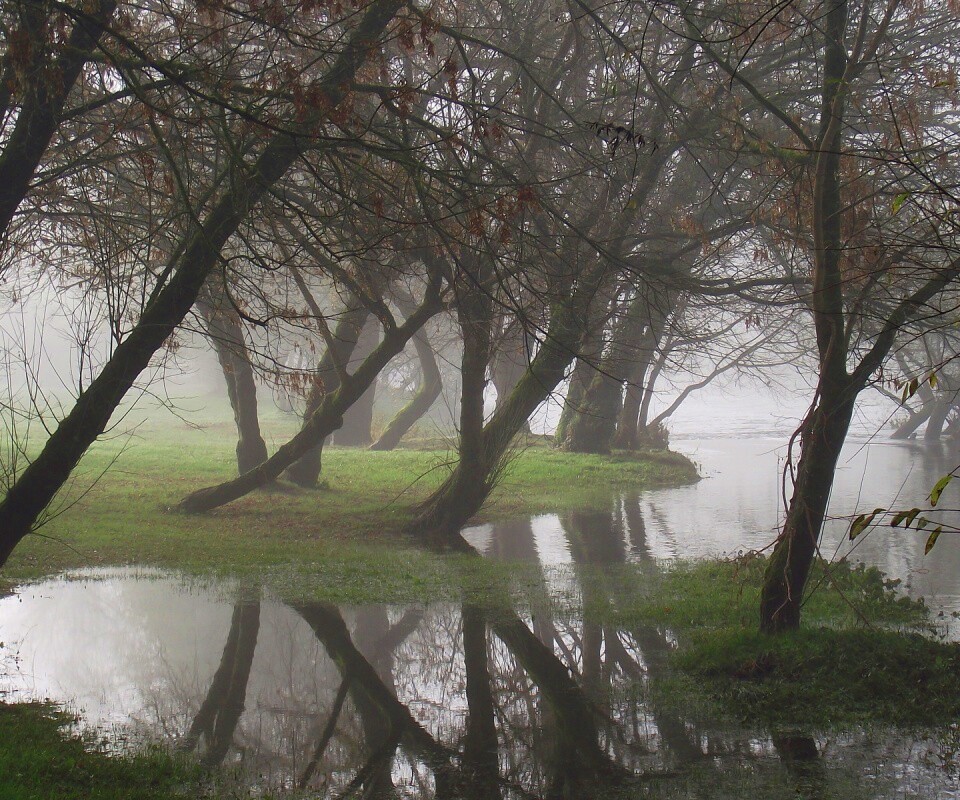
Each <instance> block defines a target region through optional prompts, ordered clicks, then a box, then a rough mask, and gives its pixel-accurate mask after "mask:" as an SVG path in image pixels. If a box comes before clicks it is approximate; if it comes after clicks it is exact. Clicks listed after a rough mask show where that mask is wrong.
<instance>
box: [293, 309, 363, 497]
mask: <svg viewBox="0 0 960 800" xmlns="http://www.w3.org/2000/svg"><path fill="white" fill-rule="evenodd" d="M369 316H370V312H369V311H368V310H367V309H366V308H364V307H363V306H362V305H360V304H359V302H358V301H356V299H355V298H351V299H350V300H348V306H347V309H346V310H345V311H344V312H343V313H342V314H341V315H340V319H339V320H338V321H337V325H336V327H335V328H334V330H333V341H332V342H331V344H330V346H328V347H327V349H326V351H325V352H324V354H323V357H322V358H321V359H320V363H319V364H317V369H316V372H315V374H314V376H313V382H312V383H311V385H310V393H309V394H308V395H307V405H306V408H305V409H304V411H303V428H306V426H307V423H308V422H309V421H310V420H311V419H312V418H313V416H314V415H315V414H316V413H317V411H318V410H319V408H320V406H321V405H323V401H324V399H325V398H326V397H327V396H328V395H330V394H331V393H333V392H336V391H337V390H338V389H339V388H340V367H343V368H345V366H346V365H347V364H348V363H349V361H350V359H351V357H352V356H353V352H354V350H355V349H356V347H357V342H358V341H359V340H360V333H361V331H362V330H363V326H364V325H365V324H366V321H367V319H368V318H369ZM341 413H343V412H341ZM339 422H340V423H342V419H341V420H339ZM303 428H301V430H303ZM331 433H332V431H331ZM324 438H326V437H324ZM322 456H323V439H321V440H319V441H318V442H317V443H316V444H315V445H314V446H312V447H311V448H310V449H309V450H307V452H306V453H304V454H303V456H301V457H300V459H299V460H297V461H296V462H295V463H293V464H291V465H290V467H289V468H288V469H287V471H286V474H285V476H286V478H287V479H289V480H291V481H293V483H295V484H297V485H298V486H303V487H304V488H307V489H312V488H314V487H316V485H317V481H318V480H319V479H320V470H321V467H322Z"/></svg>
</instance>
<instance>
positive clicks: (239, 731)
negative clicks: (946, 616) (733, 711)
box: [0, 501, 934, 800]
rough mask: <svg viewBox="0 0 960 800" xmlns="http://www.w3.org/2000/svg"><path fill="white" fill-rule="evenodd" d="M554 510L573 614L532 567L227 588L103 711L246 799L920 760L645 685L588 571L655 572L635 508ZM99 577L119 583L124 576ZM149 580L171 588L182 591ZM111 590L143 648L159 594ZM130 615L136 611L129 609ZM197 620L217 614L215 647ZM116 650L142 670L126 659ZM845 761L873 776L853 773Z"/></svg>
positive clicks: (512, 795) (519, 540) (771, 777)
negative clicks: (366, 593) (318, 597)
mask: <svg viewBox="0 0 960 800" xmlns="http://www.w3.org/2000/svg"><path fill="white" fill-rule="evenodd" d="M560 522H561V530H562V531H563V535H564V537H565V538H564V541H563V543H562V547H563V549H564V553H565V554H566V556H567V557H568V559H569V569H568V570H567V571H566V573H565V574H564V576H563V577H562V580H563V581H565V583H564V586H563V591H564V593H565V597H568V596H569V589H570V585H569V583H570V581H572V582H573V584H574V585H575V589H576V591H575V593H574V594H575V595H576V596H577V597H578V598H579V602H575V603H574V604H573V610H571V605H570V604H569V603H567V602H564V603H557V602H555V601H556V597H555V596H552V594H551V593H552V592H554V591H555V590H557V589H558V585H559V581H560V580H561V579H559V578H558V577H557V576H556V574H555V573H552V572H549V571H547V570H546V569H543V568H541V571H540V577H539V579H538V580H534V581H525V582H524V589H523V590H522V594H523V597H522V602H521V603H520V604H519V605H518V606H516V607H515V606H513V605H511V603H510V600H509V598H508V597H503V598H499V601H498V602H493V601H492V600H491V598H490V597H489V596H486V595H484V596H483V597H482V598H478V597H475V596H471V597H467V598H465V599H464V600H462V601H461V602H459V603H452V602H445V603H435V604H431V605H427V606H415V607H399V606H383V605H380V606H367V607H362V608H357V607H342V608H338V607H335V606H333V605H330V604H327V603H321V602H286V603H285V602H281V601H279V600H277V599H275V598H273V597H271V596H270V595H269V594H267V593H263V594H262V596H260V595H261V593H259V592H258V593H256V594H255V595H252V594H251V593H250V592H244V593H241V595H240V597H241V599H239V600H238V601H236V602H235V603H234V604H233V607H232V612H228V613H226V614H224V610H225V609H224V604H223V603H222V601H220V600H219V599H216V598H215V597H214V595H213V594H212V593H207V594H203V593H202V592H201V593H196V592H194V593H193V594H191V595H189V596H192V597H195V602H197V604H198V605H197V608H198V611H197V615H196V618H195V619H194V620H190V619H187V620H184V619H183V615H182V614H181V615H180V616H179V617H178V618H177V620H176V625H178V626H179V627H178V628H177V629H176V630H177V631H178V632H180V633H182V632H183V629H184V628H190V626H191V625H194V626H196V627H195V630H196V631H197V632H198V633H196V634H194V639H195V641H193V642H192V645H188V646H184V645H183V641H181V642H179V646H178V645H175V644H174V643H173V642H172V637H173V634H174V628H173V627H170V628H165V629H163V630H161V631H160V632H159V634H158V638H159V639H161V640H162V639H163V637H164V636H166V637H167V638H168V639H169V640H171V644H170V645H169V648H168V649H167V650H165V651H164V655H163V658H164V659H166V661H167V662H169V663H168V664H167V665H166V667H165V668H164V669H162V670H158V671H156V672H155V673H153V674H152V675H150V676H149V677H147V678H143V680H142V682H141V685H139V688H138V691H139V695H138V696H139V697H140V698H141V700H140V705H139V706H137V707H136V708H135V709H129V708H125V707H123V706H122V705H120V704H122V702H124V698H129V697H130V696H131V693H122V692H117V693H115V694H116V698H115V700H116V702H117V703H118V705H117V706H116V708H112V709H110V713H111V715H112V717H111V718H112V719H116V718H118V717H119V716H120V715H121V714H124V713H125V714H126V715H127V717H126V718H127V719H139V720H140V723H141V726H142V727H143V728H145V729H149V730H150V731H152V732H153V734H154V735H155V736H160V737H169V738H172V739H174V741H175V742H176V744H177V747H178V748H179V749H180V750H181V751H183V752H190V753H196V754H197V757H198V758H199V760H200V761H201V762H202V763H204V764H207V765H211V766H213V765H222V766H223V767H225V768H226V770H227V772H228V773H232V774H236V775H238V776H239V779H240V780H242V781H244V782H245V783H247V784H248V785H249V786H251V788H253V789H254V791H262V792H267V791H269V792H273V791H275V790H278V789H280V790H282V789H290V790H294V791H296V790H302V791H305V792H307V793H308V794H309V796H318V797H340V796H352V797H365V798H391V797H424V798H433V797H436V798H466V799H467V800H481V799H483V800H488V799H491V800H492V799H494V798H498V799H499V800H515V799H516V800H520V799H521V798H522V799H523V800H526V799H527V798H544V800H546V798H592V797H601V798H602V797H612V796H617V797H619V796H623V795H626V796H631V797H637V796H655V797H690V796H694V797H698V796H702V797H711V798H713V797H723V796H729V797H743V796H748V795H751V794H753V795H756V796H758V797H764V798H768V797H769V798H777V797H783V798H788V797H789V798H796V797H803V798H809V799H810V800H816V799H817V798H821V797H828V796H835V795H837V794H843V795H844V796H845V797H853V798H855V797H857V796H862V797H896V796H900V795H902V794H903V793H904V792H905V791H906V790H907V789H908V788H909V787H908V786H906V785H905V784H904V783H903V779H902V776H904V775H909V774H911V770H914V767H915V766H916V765H917V763H918V761H919V755H918V751H917V748H918V745H916V744H915V743H914V742H913V741H912V740H910V739H908V738H906V737H902V736H898V735H896V734H891V733H890V732H885V733H880V734H873V733H872V734H867V733H864V732H857V731H854V732H851V733H847V734H834V735H831V736H830V737H829V738H828V737H825V736H823V735H819V734H818V735H814V734H812V733H811V732H808V731H796V730H775V731H764V730H762V729H761V728H758V727H753V728H744V727H739V726H737V725H736V724H734V723H730V722H721V721H717V720H713V719H710V718H709V716H705V714H704V711H703V710H702V709H698V708H695V707H691V705H690V703H689V702H688V701H687V698H685V697H683V696H678V695H677V694H676V693H674V694H670V693H668V692H665V691H663V690H662V689H660V688H659V687H660V686H661V685H662V682H663V678H664V677H665V676H666V672H667V670H668V664H667V659H668V656H669V654H670V652H671V650H672V647H673V644H672V643H673V642H674V641H675V639H674V636H673V634H672V632H671V631H669V630H665V629H662V628H659V627H657V626H656V625H652V624H647V625H636V626H633V627H630V628H629V629H627V628H623V627H618V626H616V625H614V624H612V622H611V620H614V619H616V618H617V615H616V613H615V611H616V609H617V608H618V607H619V606H621V605H622V604H623V602H624V601H625V600H626V599H627V598H624V597H623V596H621V593H622V592H623V591H624V588H623V582H620V581H617V580H615V579H614V575H615V570H610V569H608V568H606V567H607V565H609V564H611V563H617V562H622V561H624V560H625V559H627V558H629V560H630V561H631V562H632V563H633V564H634V568H635V569H636V570H637V571H639V573H640V574H641V576H642V575H643V574H645V573H649V574H650V575H651V576H653V575H654V574H655V572H656V571H657V569H658V567H657V564H656V563H655V561H654V559H653V557H652V556H651V551H650V548H649V546H648V543H647V539H646V532H645V526H644V519H643V517H642V515H641V508H640V506H639V505H638V504H637V503H631V502H626V501H617V502H616V503H615V504H613V505H612V507H611V510H610V512H609V513H589V514H588V513H581V512H570V513H568V514H567V515H566V516H565V517H563V518H562V520H560ZM504 532H506V533H508V534H509V536H510V539H511V541H510V542H509V543H505V542H502V541H501V542H499V543H498V542H496V541H494V542H492V543H491V544H490V547H489V548H487V553H486V554H485V556H484V557H488V558H490V557H493V558H500V557H502V558H508V559H511V560H517V559H524V560H527V561H528V562H530V563H531V566H532V567H533V568H536V566H537V564H538V562H539V557H538V543H539V542H540V540H539V539H538V538H537V535H535V529H534V527H533V526H532V525H531V524H530V522H529V521H527V522H524V523H518V524H514V525H512V526H509V527H508V528H505V529H504V531H501V534H503V533H504ZM550 546H553V547H555V548H559V545H558V543H556V542H553V543H551V545H550ZM476 557H477V558H480V557H481V556H480V555H477V556H476ZM109 580H116V581H120V582H122V581H129V582H131V586H133V585H134V584H135V581H136V580H137V578H136V577H135V576H129V577H126V578H116V579H109ZM168 580H169V583H168V584H166V586H167V588H166V590H165V591H166V592H167V593H168V594H169V595H170V597H171V600H172V601H175V603H174V604H175V605H176V604H178V603H181V602H184V598H185V597H186V596H187V595H186V594H184V593H182V592H181V594H176V592H177V589H176V586H177V584H176V583H175V581H174V580H173V579H168ZM65 585H66V584H65ZM124 585H125V584H124ZM91 586H95V583H92V584H91ZM531 587H532V588H531ZM76 588H77V587H76V585H75V584H74V585H73V587H72V589H71V591H76ZM57 591H59V589H57V587H55V586H54V587H52V588H50V589H49V591H47V590H44V591H43V592H38V593H37V594H38V596H39V595H41V594H42V595H44V596H53V595H55V594H56V592H57ZM111 591H113V592H114V594H113V595H111V597H122V596H124V595H123V593H122V592H118V590H117V589H116V587H113V588H112V589H111ZM124 591H127V590H124ZM129 591H130V597H131V598H133V596H134V595H135V594H136V591H140V592H141V595H140V597H141V599H140V600H139V601H138V602H139V603H140V605H139V606H137V605H136V604H135V603H134V602H133V600H132V599H131V600H130V601H129V602H130V605H129V608H128V609H127V611H125V612H124V613H121V614H118V615H117V617H116V618H115V619H113V620H111V624H112V625H114V626H116V625H121V626H122V625H124V624H128V625H130V627H131V632H130V638H131V640H134V639H137V637H139V641H143V640H144V635H143V632H144V630H145V629H146V628H147V627H149V626H148V625H145V624H144V621H145V620H146V621H147V622H150V621H153V622H155V621H156V620H155V618H154V617H151V616H150V614H153V613H155V610H156V607H157V606H158V605H159V604H158V603H157V602H156V601H155V600H154V601H153V602H147V601H146V600H145V599H144V598H146V597H147V596H148V594H149V592H151V591H155V592H159V591H160V590H159V589H156V590H154V589H149V590H148V589H145V588H143V587H140V588H139V589H138V590H134V589H132V588H131V589H129ZM65 596H66V595H65ZM70 596H71V598H72V600H71V602H73V604H74V607H76V604H77V602H78V601H77V596H76V595H70ZM149 596H150V597H151V598H155V597H156V596H157V595H156V594H154V595H149ZM0 602H2V601H0ZM134 607H136V608H137V609H140V611H141V612H142V609H143V608H149V612H142V613H143V614H146V615H145V616H143V615H141V616H140V617H138V616H137V614H135V613H133V609H134ZM178 607H179V606H178ZM75 610H77V611H78V613H79V610H80V609H78V608H75ZM214 611H215V613H213V612H214ZM91 613H92V612H91ZM48 618H49V617H48ZM78 618H79V617H78ZM212 620H221V622H219V623H218V624H220V625H223V626H224V627H223V628H222V631H223V632H222V634H221V635H222V636H224V637H225V639H224V640H222V641H223V642H224V643H223V644H222V645H221V644H219V643H218V642H217V641H216V640H215V636H214V635H211V633H210V631H211V630H213V629H214V628H213V627H211V621H212ZM201 623H202V625H203V626H205V627H202V625H201ZM201 629H203V630H204V631H206V633H205V634H200V633H199V631H200V630H201ZM151 634H152V631H151ZM57 635H58V636H62V634H60V633H58V634H57ZM185 638H186V639H187V640H189V639H190V636H189V635H188V636H186V637H185ZM190 646H192V647H193V650H190V649H189V647H190ZM161 649H163V648H161ZM201 652H202V653H204V654H205V655H204V656H203V658H201V657H200V653H201ZM191 654H192V657H193V662H192V663H193V667H192V668H191V667H190V664H191V661H190V659H191ZM209 657H212V661H211V660H209ZM204 659H207V660H204ZM134 660H135V661H136V663H137V664H140V663H142V662H143V661H144V659H143V657H142V653H140V652H138V653H137V654H136V658H135V659H131V662H133V661H134ZM154 660H155V661H156V659H154ZM41 666H42V665H41ZM75 672H76V670H73V673H75ZM73 673H71V674H73ZM69 691H70V689H69V687H65V688H64V692H65V695H67V696H65V697H64V699H65V700H69V699H70V698H69V696H68V693H69ZM102 691H103V694H104V695H109V691H108V690H107V689H103V690H102ZM871 737H872V738H871ZM863 765H868V766H867V769H872V770H873V771H874V772H876V773H877V774H878V775H879V776H881V777H891V778H892V780H891V781H889V782H884V781H883V780H873V781H870V782H865V781H863V780H860V777H861V773H862V770H863V769H864V766H863ZM869 765H873V766H872V767H871V766H869ZM914 773H915V770H914ZM927 777H928V775H926V774H925V777H924V780H927ZM897 781H900V783H899V784H898V783H897ZM924 788H925V787H924ZM921 794H922V792H921ZM927 794H928V796H934V795H931V794H929V792H928V793H927Z"/></svg>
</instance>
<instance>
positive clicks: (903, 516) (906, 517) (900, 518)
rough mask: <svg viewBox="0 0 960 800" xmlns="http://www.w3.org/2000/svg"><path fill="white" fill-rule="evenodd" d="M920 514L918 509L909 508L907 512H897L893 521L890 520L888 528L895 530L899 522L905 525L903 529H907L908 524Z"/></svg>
mask: <svg viewBox="0 0 960 800" xmlns="http://www.w3.org/2000/svg"><path fill="white" fill-rule="evenodd" d="M919 513H920V509H919V508H911V509H910V510H909V511H898V512H897V513H896V514H894V515H893V519H891V520H890V527H891V528H896V527H897V526H898V525H899V524H900V523H901V522H903V523H905V524H904V526H903V527H904V528H909V527H910V523H911V522H913V521H914V520H915V519H916V518H917V514H919Z"/></svg>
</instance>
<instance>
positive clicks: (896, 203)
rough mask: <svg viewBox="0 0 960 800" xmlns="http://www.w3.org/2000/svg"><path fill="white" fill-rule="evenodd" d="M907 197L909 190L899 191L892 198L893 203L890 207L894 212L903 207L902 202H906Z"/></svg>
mask: <svg viewBox="0 0 960 800" xmlns="http://www.w3.org/2000/svg"><path fill="white" fill-rule="evenodd" d="M909 197H910V193H909V192H900V194H898V195H897V196H896V197H894V198H893V205H892V206H891V208H892V210H893V213H894V214H896V213H897V212H898V211H899V210H900V209H901V208H902V207H903V204H904V203H906V202H907V199H908V198H909Z"/></svg>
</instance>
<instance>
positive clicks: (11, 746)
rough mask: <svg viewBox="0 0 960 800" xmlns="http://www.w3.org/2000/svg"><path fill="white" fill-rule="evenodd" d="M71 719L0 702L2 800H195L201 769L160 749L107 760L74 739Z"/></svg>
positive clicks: (38, 708)
mask: <svg viewBox="0 0 960 800" xmlns="http://www.w3.org/2000/svg"><path fill="white" fill-rule="evenodd" d="M70 722H71V719H70V717H69V716H67V715H66V714H64V713H62V712H60V711H57V710H56V709H54V708H52V707H51V706H47V705H42V704H38V703H24V704H20V705H5V704H3V703H0V728H2V729H3V735H2V736H0V797H2V798H4V800H49V798H57V800H74V798H76V800H81V799H82V800H87V798H89V799H90V800H120V798H137V800H176V798H184V800H186V798H196V797H198V790H200V789H201V785H200V780H201V774H200V772H199V770H198V769H197V768H196V767H194V766H192V765H189V764H188V763H186V762H180V761H178V760H176V759H174V758H172V757H171V756H170V755H169V754H167V753H165V752H163V751H160V750H149V751H146V752H142V753H138V754H132V755H127V756H108V755H106V754H105V753H103V752H100V751H97V750H96V749H91V748H90V744H91V743H90V742H87V741H84V740H83V739H82V738H80V737H79V736H77V735H75V734H72V733H71V732H70V729H69V725H70Z"/></svg>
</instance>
